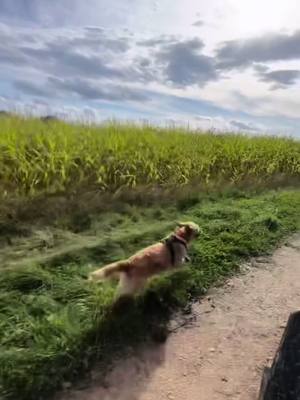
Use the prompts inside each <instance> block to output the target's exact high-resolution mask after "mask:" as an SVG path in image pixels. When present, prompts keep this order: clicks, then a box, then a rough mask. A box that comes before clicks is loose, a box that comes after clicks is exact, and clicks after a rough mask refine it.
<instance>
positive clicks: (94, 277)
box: [89, 260, 129, 282]
mask: <svg viewBox="0 0 300 400" xmlns="http://www.w3.org/2000/svg"><path fill="white" fill-rule="evenodd" d="M128 270H129V262H128V261H127V260H124V261H117V262H115V263H112V264H108V265H106V266H105V267H102V268H100V269H97V270H96V271H94V272H91V273H90V275H89V281H96V282H97V281H101V280H104V279H107V278H114V277H118V276H119V275H120V273H121V272H128Z"/></svg>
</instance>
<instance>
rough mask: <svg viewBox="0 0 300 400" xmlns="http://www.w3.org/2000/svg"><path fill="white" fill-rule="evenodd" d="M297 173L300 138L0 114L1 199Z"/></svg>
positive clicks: (271, 179) (261, 179)
mask: <svg viewBox="0 0 300 400" xmlns="http://www.w3.org/2000/svg"><path fill="white" fill-rule="evenodd" d="M299 176H300V142H299V141H294V140H292V139H284V138H280V139H279V138H272V137H252V138H250V137H248V136H243V135H230V134H226V135H213V134H209V133H202V134H187V132H180V131H176V130H166V129H165V130H159V129H158V128H152V127H147V126H145V127H140V128H139V127H137V126H131V125H117V124H109V125H106V126H100V127H99V126H98V127H95V126H94V127H93V126H90V127H88V126H80V125H70V124H65V123H63V122H49V123H44V122H42V121H40V120H37V119H27V120H24V119H21V118H18V117H8V118H7V117H2V118H1V135H0V188H2V191H1V192H2V195H3V196H4V197H11V196H16V195H19V196H21V195H25V196H36V195H38V194H41V193H62V192H68V191H72V192H75V191H76V190H80V189H83V190H86V189H87V188H88V189H96V190H98V191H102V192H104V191H113V192H115V191H117V190H120V189H122V188H136V187H139V186H141V185H142V186H143V187H153V186H154V185H155V186H160V187H164V186H167V187H174V186H180V185H186V184H191V183H192V184H198V185H199V186H200V187H202V188H203V187H207V186H208V187H213V186H216V185H219V184H224V183H231V184H233V185H238V184H239V183H242V182H252V183H254V184H259V183H261V184H263V185H267V184H269V183H276V182H278V181H280V182H281V183H284V182H286V181H287V180H288V181H290V180H294V179H298V180H299Z"/></svg>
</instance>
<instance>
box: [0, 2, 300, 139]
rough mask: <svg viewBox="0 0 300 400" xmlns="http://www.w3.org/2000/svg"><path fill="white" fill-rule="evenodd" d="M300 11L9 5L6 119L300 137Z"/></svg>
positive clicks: (224, 5)
mask: <svg viewBox="0 0 300 400" xmlns="http://www.w3.org/2000/svg"><path fill="white" fill-rule="evenodd" d="M298 3H299V2H298V0H277V1H274V0H242V1H241V0H210V1H206V0H185V1H182V0H113V1H112V0H85V1H82V0H51V1H49V0H1V1H0V109H13V110H17V111H25V112H32V113H40V114H50V113H56V114H58V115H60V116H66V115H68V116H70V117H76V116H78V115H79V116H81V117H82V118H91V119H94V118H95V119H103V118H104V119H105V118H117V119H134V120H140V119H145V120H148V121H153V122H155V123H156V122H161V121H167V122H171V121H175V122H178V123H180V122H181V123H184V124H190V125H191V126H200V127H204V128H216V129H219V128H221V129H234V130H247V131H250V132H261V131H263V132H274V133H282V134H289V135H290V134H291V135H294V136H298V137H300V7H299V4H298Z"/></svg>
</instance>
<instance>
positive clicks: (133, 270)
mask: <svg viewBox="0 0 300 400" xmlns="http://www.w3.org/2000/svg"><path fill="white" fill-rule="evenodd" d="M174 233H175V234H176V235H177V236H178V237H180V238H182V239H183V240H185V241H186V243H187V244H188V243H189V242H190V241H191V240H193V239H194V238H195V237H197V236H198V234H199V227H198V225H196V224H194V223H193V222H186V223H180V224H178V228H177V229H176V230H175V232H174ZM173 248H174V255H175V260H174V264H172V257H171V253H170V250H169V248H168V246H167V245H166V244H165V243H164V242H158V243H155V244H153V245H151V246H148V247H146V248H145V249H143V250H140V251H139V252H137V253H135V254H134V255H133V256H131V257H130V258H128V259H127V260H122V261H118V262H115V263H112V264H109V265H106V266H104V267H102V268H100V269H98V270H96V271H94V272H92V273H91V274H90V276H89V280H93V281H99V280H104V279H107V278H119V286H118V295H119V296H121V295H131V294H134V293H136V292H137V291H138V290H140V289H141V288H142V287H143V286H144V285H145V283H146V281H147V279H148V278H150V277H151V276H153V275H157V274H160V273H162V272H164V271H167V270H170V269H172V268H178V267H179V266H180V265H182V264H183V263H184V261H185V259H186V258H187V251H186V247H185V246H184V245H183V244H182V243H180V242H175V243H173Z"/></svg>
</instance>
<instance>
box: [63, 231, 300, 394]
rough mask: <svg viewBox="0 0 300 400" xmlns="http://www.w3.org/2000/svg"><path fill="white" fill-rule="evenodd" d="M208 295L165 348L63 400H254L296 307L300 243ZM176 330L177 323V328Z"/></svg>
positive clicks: (299, 300)
mask: <svg viewBox="0 0 300 400" xmlns="http://www.w3.org/2000/svg"><path fill="white" fill-rule="evenodd" d="M253 264H254V265H252V267H251V268H249V266H248V267H247V266H245V267H244V268H243V271H244V273H243V274H242V275H240V276H238V277H235V278H233V279H231V280H230V281H228V282H227V284H226V285H225V286H223V287H221V288H218V289H214V290H211V292H210V293H209V295H208V296H207V297H206V298H204V299H203V300H202V301H201V303H197V304H195V305H194V307H193V316H194V321H193V322H192V323H191V324H190V325H189V326H186V327H183V328H180V329H178V330H176V332H174V333H173V334H172V335H171V336H170V337H169V339H168V341H167V343H166V344H165V345H161V346H155V347H154V348H150V349H149V348H148V349H142V350H140V351H139V353H138V355H137V356H135V357H131V358H128V359H126V360H123V361H121V362H118V364H117V365H116V366H115V368H114V369H113V371H112V373H111V374H110V375H109V376H108V377H107V379H106V384H105V387H104V386H103V385H102V386H101V385H100V384H99V379H98V378H99V376H100V375H98V374H97V371H95V372H94V379H93V382H91V384H90V386H89V388H87V389H84V390H80V391H75V390H74V391H71V392H69V393H65V394H63V395H62V397H60V399H61V400H79V399H80V400H165V399H166V400H186V399H189V400H224V399H230V400H250V399H251V400H252V399H253V400H254V399H255V400H257V394H258V389H259V385H260V380H261V372H262V368H263V366H265V365H267V364H269V363H270V361H271V359H272V358H273V356H274V353H275V351H276V349H277V346H278V344H279V341H280V338H281V335H282V332H283V329H284V327H285V323H286V321H287V318H288V316H289V314H290V313H291V312H293V311H295V310H297V309H299V308H300V237H299V236H297V237H296V238H294V239H292V240H290V241H289V242H288V244H287V246H283V247H282V248H280V249H279V250H277V251H276V252H275V254H274V255H273V257H272V258H270V259H265V260H262V259H261V260H257V261H255V262H254V263H253ZM174 323H175V324H176V321H175V322H174Z"/></svg>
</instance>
